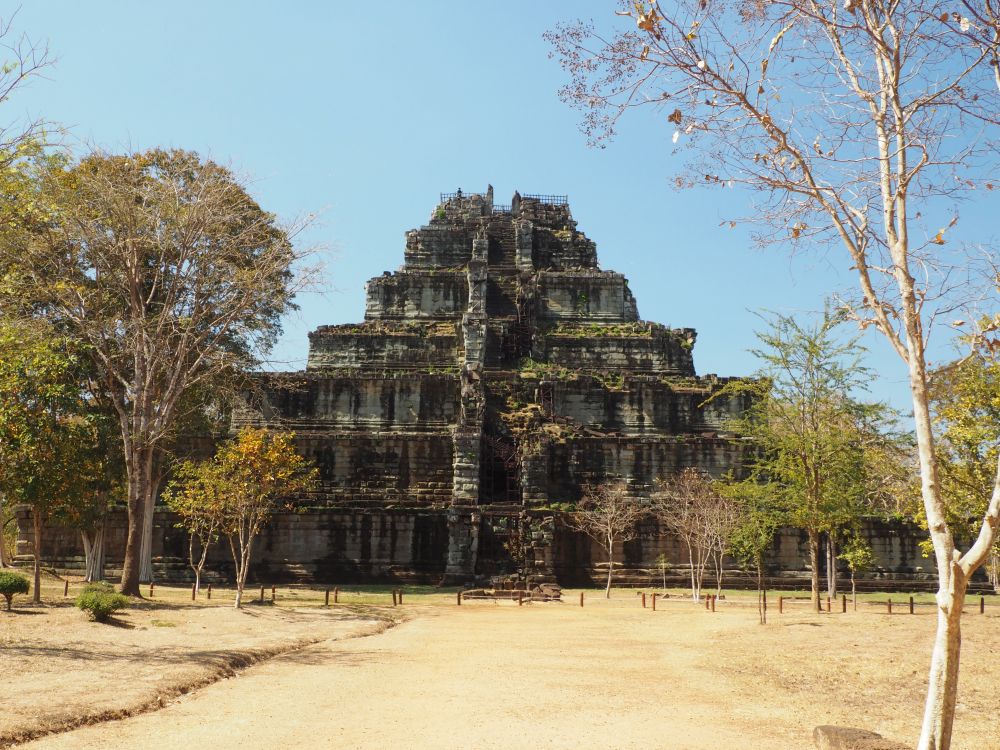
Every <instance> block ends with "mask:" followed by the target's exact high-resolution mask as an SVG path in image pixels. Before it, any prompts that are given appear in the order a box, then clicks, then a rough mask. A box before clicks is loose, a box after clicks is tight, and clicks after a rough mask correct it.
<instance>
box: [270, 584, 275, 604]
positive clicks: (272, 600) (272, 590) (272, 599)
mask: <svg viewBox="0 0 1000 750" xmlns="http://www.w3.org/2000/svg"><path fill="white" fill-rule="evenodd" d="M271 602H272V603H273V602H274V586H273V585H272V586H271Z"/></svg>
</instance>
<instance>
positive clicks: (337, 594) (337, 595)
mask: <svg viewBox="0 0 1000 750" xmlns="http://www.w3.org/2000/svg"><path fill="white" fill-rule="evenodd" d="M339 599H340V586H334V588H333V603H334V604H336V603H337V602H338V600H339Z"/></svg>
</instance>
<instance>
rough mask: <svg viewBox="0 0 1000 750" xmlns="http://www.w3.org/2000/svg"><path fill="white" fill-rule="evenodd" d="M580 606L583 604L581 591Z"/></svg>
mask: <svg viewBox="0 0 1000 750" xmlns="http://www.w3.org/2000/svg"><path fill="white" fill-rule="evenodd" d="M580 606H581V607H582V606H583V592H582V591H581V592H580Z"/></svg>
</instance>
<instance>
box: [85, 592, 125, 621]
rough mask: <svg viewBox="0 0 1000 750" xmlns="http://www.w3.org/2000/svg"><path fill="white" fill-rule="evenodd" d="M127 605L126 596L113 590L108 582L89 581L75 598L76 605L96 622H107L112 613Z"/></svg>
mask: <svg viewBox="0 0 1000 750" xmlns="http://www.w3.org/2000/svg"><path fill="white" fill-rule="evenodd" d="M128 605H129V599H128V597H127V596H125V595H124V594H119V593H117V592H115V590H114V588H112V586H111V585H110V584H108V583H91V584H89V585H87V586H86V587H85V588H84V589H83V591H81V592H80V595H79V596H77V598H76V606H77V607H79V608H80V609H81V610H83V611H84V612H86V613H87V614H88V615H90V619H91V620H94V621H96V622H107V621H108V619H109V618H110V617H111V615H112V614H114V613H115V612H117V611H118V610H120V609H125V608H126V607H127V606H128Z"/></svg>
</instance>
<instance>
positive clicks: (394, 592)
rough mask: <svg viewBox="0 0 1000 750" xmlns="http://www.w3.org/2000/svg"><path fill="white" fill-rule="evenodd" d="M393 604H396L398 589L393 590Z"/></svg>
mask: <svg viewBox="0 0 1000 750" xmlns="http://www.w3.org/2000/svg"><path fill="white" fill-rule="evenodd" d="M392 606H393V607H395V606H396V589H393V590H392Z"/></svg>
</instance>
